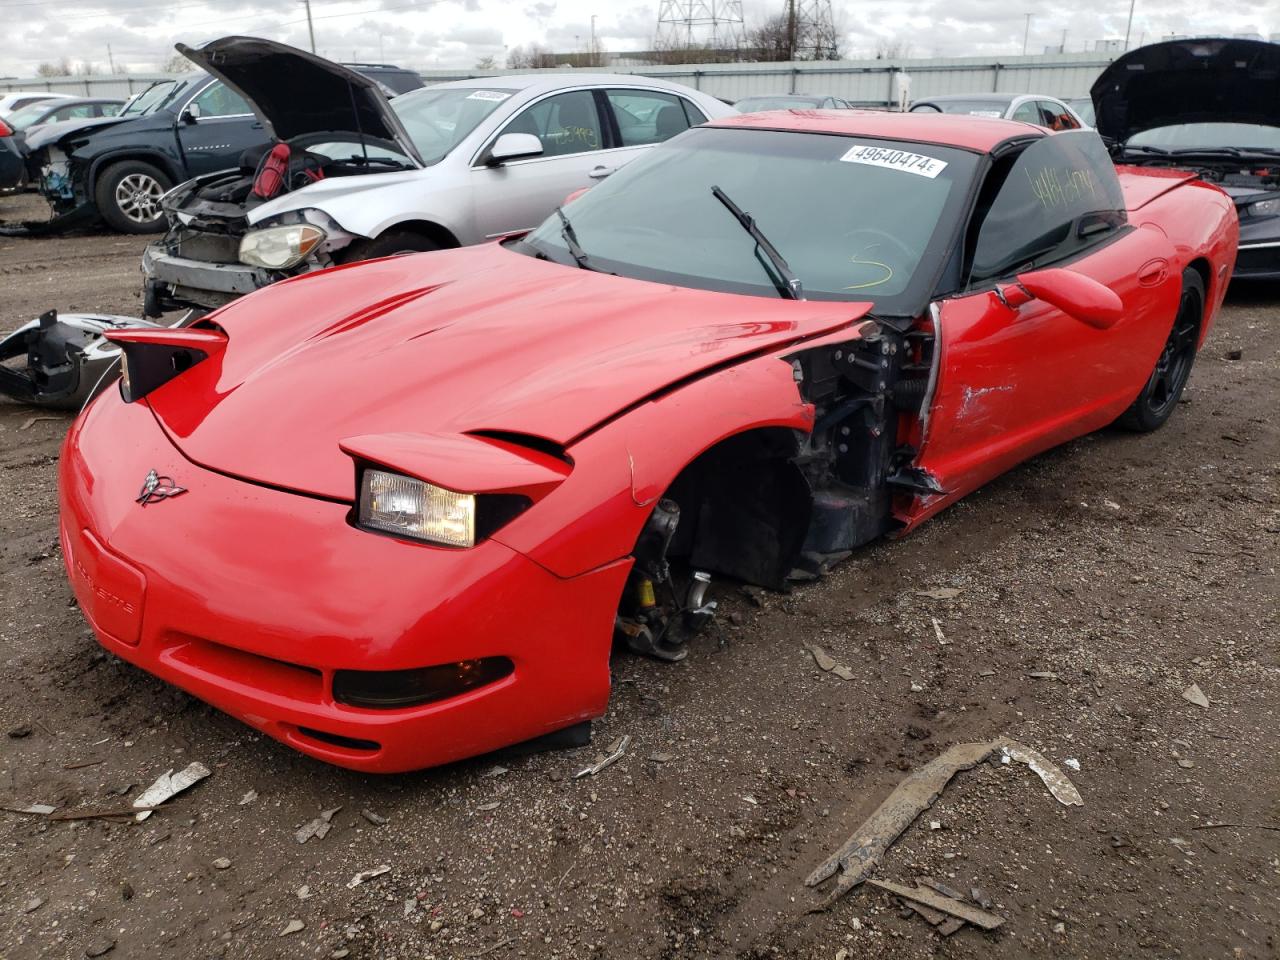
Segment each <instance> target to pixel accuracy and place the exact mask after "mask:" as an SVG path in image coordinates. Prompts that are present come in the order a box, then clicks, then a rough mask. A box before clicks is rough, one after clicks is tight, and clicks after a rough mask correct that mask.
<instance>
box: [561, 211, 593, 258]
mask: <svg viewBox="0 0 1280 960" xmlns="http://www.w3.org/2000/svg"><path fill="white" fill-rule="evenodd" d="M556 215H557V216H558V217H559V218H560V222H561V223H562V224H563V226H562V227H561V228H560V236H561V237H563V238H564V242H565V245H566V246H567V247H568V248H569V255H570V256H572V257H573V261H574V263H576V264H577V265H578V266H579V267H581V268H582V269H583V270H590V269H591V263H590V261H591V258H590V257H588V256H587V251H585V250H583V249H582V244H580V243H578V232H577V231H576V230H574V229H573V224H572V223H570V222H569V218H568V217H567V216H565V212H564V209H563V208H562V207H556Z"/></svg>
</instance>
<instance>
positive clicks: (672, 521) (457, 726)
mask: <svg viewBox="0 0 1280 960" xmlns="http://www.w3.org/2000/svg"><path fill="white" fill-rule="evenodd" d="M1236 240H1237V223H1236V215H1235V212H1234V208H1233V206H1232V204H1231V201H1230V200H1229V199H1227V197H1226V196H1225V195H1224V194H1223V193H1222V192H1221V191H1220V190H1218V189H1217V188H1216V187H1213V186H1210V185H1208V184H1206V183H1203V182H1201V181H1199V180H1198V179H1196V178H1195V177H1194V175H1193V174H1189V173H1180V172H1178V171H1174V170H1152V169H1143V170H1139V169H1124V168H1120V169H1119V171H1118V172H1117V168H1116V167H1114V166H1113V165H1112V163H1111V162H1110V159H1109V158H1108V156H1107V153H1106V150H1105V148H1104V147H1103V144H1102V142H1101V141H1100V140H1099V139H1098V137H1097V136H1096V134H1094V133H1092V132H1090V131H1070V132H1064V133H1048V132H1047V131H1045V130H1042V129H1040V128H1037V127H1032V126H1029V125H1024V124H1020V123H1014V122H1010V121H1004V120H987V119H981V118H970V117H963V118H962V117H951V116H929V117H922V116H920V115H917V114H867V113H856V112H851V111H841V112H832V113H821V112H798V111H797V112H789V113H774V114H757V115H749V116H742V117H735V118H733V119H729V120H723V121H717V122H715V123H712V124H709V125H707V126H703V127H700V128H695V129H693V130H690V131H688V132H687V133H684V134H682V135H680V136H678V137H676V138H674V139H672V140H671V141H669V142H668V143H666V144H665V145H663V146H660V147H658V148H656V149H655V150H653V151H652V153H651V154H650V155H647V156H645V157H643V158H641V159H638V160H636V161H635V162H634V163H632V164H629V165H628V166H627V167H626V168H625V169H623V170H622V171H620V172H619V173H617V174H616V175H614V176H612V177H610V178H609V179H607V180H605V181H604V182H603V183H602V184H600V185H599V186H597V187H595V188H594V189H593V190H591V191H590V192H588V193H586V194H584V195H582V196H581V197H578V198H577V199H574V200H573V201H572V202H570V203H568V204H567V205H566V206H565V207H564V208H563V209H562V210H560V211H558V212H557V213H556V214H555V215H553V216H552V217H551V218H549V219H548V220H547V221H546V222H545V223H544V224H542V225H541V226H540V227H538V228H537V229H535V230H533V231H532V232H529V233H527V234H523V235H519V236H513V237H507V238H504V239H502V240H499V241H496V242H493V243H490V244H487V245H485V246H481V247H472V248H464V249H460V250H452V251H444V252H438V253H430V254H420V255H412V256H402V257H393V258H388V259H384V260H379V261H372V262H369V263H364V264H358V265H352V266H347V267H338V268H335V269H331V270H327V271H321V272H316V273H311V274H307V275H305V276H302V277H298V278H294V279H290V280H286V281H283V282H281V283H278V284H276V285H274V286H272V287H270V288H268V289H265V290H263V291H260V292H258V293H256V294H253V295H251V296H248V297H245V298H244V299H242V300H239V301H237V302H235V303H233V304H231V305H230V306H227V307H225V308H223V309H222V310H219V311H217V312H215V313H213V314H211V315H209V316H207V317H205V318H204V319H202V320H200V321H199V322H197V323H196V324H194V325H193V326H191V327H188V328H184V329H172V330H171V329H161V330H154V329H147V330H137V331H128V330H124V331H112V332H109V333H108V334H107V336H108V337H110V338H111V339H112V340H115V341H117V342H119V343H120V344H121V345H122V348H123V349H122V352H123V354H124V357H125V363H124V371H123V375H122V377H121V381H120V385H119V389H118V390H115V389H112V390H108V391H106V392H104V393H103V394H102V395H101V396H99V397H98V398H97V399H96V400H95V401H94V402H93V403H92V404H91V405H90V406H89V407H88V409H87V410H86V411H85V412H84V414H83V415H82V416H81V417H80V418H79V420H78V421H77V422H76V423H75V424H74V426H73V427H72V429H71V431H70V433H69V435H68V437H67V441H66V446H65V449H64V452H63V457H62V463H61V468H60V469H61V474H60V495H61V506H62V527H61V533H62V546H63V551H64V556H65V558H66V565H67V570H68V574H69V576H70V579H71V583H72V585H73V588H74V590H75V593H76V596H77V597H78V599H79V602H80V605H81V608H82V609H83V611H84V614H85V616H86V617H87V618H88V620H89V622H90V624H91V625H92V627H93V628H94V630H95V632H96V633H97V636H98V638H99V640H100V642H101V643H102V645H103V646H104V647H106V648H107V649H108V650H110V651H112V652H113V653H115V654H117V655H119V656H120V657H123V658H124V659H126V660H129V661H131V662H133V663H134V664H137V665H138V666H140V667H142V668H144V669H146V670H148V671H150V672H152V673H154V674H156V675H157V676H159V677H162V678H163V679H165V680H167V681H169V682H172V683H174V684H176V685H178V686H180V687H182V688H183V689H185V690H187V691H189V692H191V693H192V694H194V695H196V696H197V697H200V698H202V699H204V700H206V701H208V702H209V703H211V704H214V705H215V706H217V707H219V708H221V709H222V710H225V711H226V712H228V713H230V714H232V715H234V716H236V717H239V718H240V719H241V720H243V721H244V722H246V723H248V724H250V725H252V726H254V727H256V728H257V729H259V730H261V731H263V732H265V733H267V734H269V735H271V736H272V737H275V738H277V739H279V740H281V741H283V742H284V743H286V744H289V745H291V746H293V747H295V748H297V749H298V750H301V751H303V752H305V753H307V754H310V755H312V756H315V757H319V758H321V759H323V760H326V761H329V762H331V763H335V764H339V765H342V766H345V767H351V768H355V769H359V770H367V771H379V772H390V771H401V770H410V769H416V768H421V767H426V766H431V765H433V764H439V763H444V762H448V761H451V760H456V759H459V758H462V757H467V756H471V755H474V754H478V753H482V752H485V751H489V750H492V749H494V748H497V747H501V746H504V745H507V744H513V743H516V742H520V741H525V740H531V739H535V738H539V737H548V736H551V737H552V738H553V739H554V736H555V735H557V734H559V736H560V738H561V742H566V741H568V742H572V741H573V739H574V738H575V737H576V738H578V742H582V741H581V738H582V737H583V736H585V732H586V730H587V724H588V722H589V721H590V720H591V719H592V718H594V717H598V716H600V715H601V714H602V713H603V712H604V710H605V708H606V704H607V701H608V697H609V686H610V673H609V662H610V653H611V649H612V648H613V646H614V645H615V644H618V645H624V646H627V647H630V648H632V649H634V650H636V651H639V652H642V653H645V654H649V655H652V656H657V657H661V658H664V659H672V660H674V659H679V658H680V657H682V656H683V655H684V651H685V646H686V643H687V641H688V639H689V636H690V635H691V633H692V632H693V631H695V630H696V629H697V628H698V627H699V625H701V624H703V623H705V622H706V620H707V619H708V618H710V617H711V616H713V615H714V601H712V600H710V599H709V596H708V583H709V581H710V580H711V576H712V575H716V576H723V577H728V578H732V579H736V580H740V581H747V582H750V583H754V584H760V585H764V586H768V587H774V588H779V587H783V586H785V585H786V584H787V583H788V582H790V581H795V580H803V579H811V578H814V577H817V576H819V575H821V574H822V573H823V572H825V571H826V570H827V569H828V568H829V567H830V566H831V565H832V564H833V563H836V562H838V561H839V560H841V559H842V558H844V557H846V556H848V555H849V553H850V552H851V551H853V550H854V549H855V548H857V547H858V546H859V545H861V544H864V543H867V542H868V541H871V540H873V539H875V538H877V537H881V536H884V535H897V534H902V533H905V532H906V531H909V530H910V529H911V528H913V527H914V526H916V525H917V524H918V523H920V522H921V521H922V520H924V519H925V518H927V517H929V516H931V515H932V514H934V513H937V512H938V511H939V510H941V509H943V508H944V507H946V506H947V505H949V504H951V503H954V502H955V501H956V500H957V499H958V498H960V497H962V496H964V495H965V494H966V493H968V492H969V491H971V490H973V489H975V488H976V487H978V486H979V485H980V484H982V483H983V482H985V481H986V480H988V479H990V478H992V477H994V476H996V475H997V474H999V473H1000V472H1001V471H1004V470H1007V469H1008V468H1009V467H1011V466H1013V465H1014V464H1016V463H1018V462H1019V461H1021V460H1024V459H1026V458H1028V457H1030V456H1033V455H1035V454H1037V453H1039V452H1040V451H1043V450H1045V449H1047V448H1049V447H1052V446H1054V445H1055V444H1060V443H1062V442H1064V441H1066V440H1069V439H1071V438H1073V437H1078V436H1080V435H1082V434H1085V433H1087V432H1089V431H1092V430H1097V429H1099V428H1101V427H1104V426H1107V425H1108V424H1112V423H1118V424H1119V425H1121V426H1123V427H1127V428H1129V429H1133V430H1141V431H1147V430H1153V429H1155V428H1157V427H1159V426H1160V425H1161V424H1162V423H1163V422H1164V421H1165V420H1166V419H1167V418H1168V417H1169V415H1170V414H1171V412H1172V411H1173V410H1174V408H1175V407H1176V406H1177V402H1178V397H1179V394H1180V393H1181V391H1182V388H1183V385H1184V384H1185V382H1186V379H1187V376H1188V373H1189V372H1190V369H1191V365H1192V362H1193V361H1194V359H1195V355H1196V351H1197V349H1198V348H1199V345H1200V344H1201V343H1202V342H1203V340H1204V337H1205V335H1206V333H1207V331H1208V329H1209V326H1210V324H1211V323H1212V322H1213V319H1214V316H1215V314H1216V313H1217V311H1218V308H1219V306H1220V305H1221V303H1222V298H1223V294H1224V292H1225V288H1226V284H1227V279H1228V277H1229V276H1230V273H1231V268H1232V263H1233V261H1234V258H1235V253H1236ZM764 682H767V681H765V680H764V679H763V678H762V683H764Z"/></svg>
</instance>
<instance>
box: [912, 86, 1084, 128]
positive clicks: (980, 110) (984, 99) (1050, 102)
mask: <svg viewBox="0 0 1280 960" xmlns="http://www.w3.org/2000/svg"><path fill="white" fill-rule="evenodd" d="M911 112H912V113H958V114H963V115H965V116H970V117H1000V118H1002V119H1004V120H1021V121H1023V122H1024V123H1034V124H1035V125H1036V126H1038V127H1048V128H1049V129H1050V130H1078V129H1080V128H1081V127H1087V126H1089V124H1087V123H1085V121H1084V118H1082V117H1081V116H1080V115H1079V114H1078V113H1076V112H1075V111H1074V110H1072V109H1071V107H1069V106H1067V104H1065V103H1063V102H1062V101H1061V100H1059V99H1058V98H1057V97H1048V96H1045V95H1044V94H1042V93H973V94H969V93H957V94H947V95H946V96H942V97H927V98H924V99H921V100H917V101H915V102H914V103H913V104H911Z"/></svg>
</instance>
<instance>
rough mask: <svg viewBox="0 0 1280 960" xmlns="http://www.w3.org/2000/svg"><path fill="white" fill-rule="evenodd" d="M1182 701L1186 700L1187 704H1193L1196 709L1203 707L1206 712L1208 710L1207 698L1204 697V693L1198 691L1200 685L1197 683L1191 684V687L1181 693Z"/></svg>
mask: <svg viewBox="0 0 1280 960" xmlns="http://www.w3.org/2000/svg"><path fill="white" fill-rule="evenodd" d="M1182 699H1183V700H1186V701H1187V702H1188V703H1194V704H1195V705H1196V706H1197V707H1204V708H1205V709H1206V710H1207V709H1209V698H1208V697H1206V696H1205V695H1204V692H1203V691H1202V690H1201V689H1200V685H1199V684H1197V683H1193V684H1192V685H1191V686H1189V687H1187V689H1185V690H1183V691H1182Z"/></svg>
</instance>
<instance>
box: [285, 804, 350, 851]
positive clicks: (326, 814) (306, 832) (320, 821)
mask: <svg viewBox="0 0 1280 960" xmlns="http://www.w3.org/2000/svg"><path fill="white" fill-rule="evenodd" d="M341 809H342V808H341V807H334V808H333V809H331V810H322V811H320V816H318V817H316V818H315V819H314V820H312V821H311V822H310V823H308V824H307V825H306V826H304V827H301V828H300V829H298V830H297V831H295V832H294V834H293V839H295V840H297V841H298V842H299V843H306V842H307V841H308V840H310V839H311V838H312V837H315V838H316V839H317V840H323V839H324V837H325V834H327V833H328V832H329V828H330V827H332V826H333V818H334V817H335V816H337V815H338V811H339V810H341Z"/></svg>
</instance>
